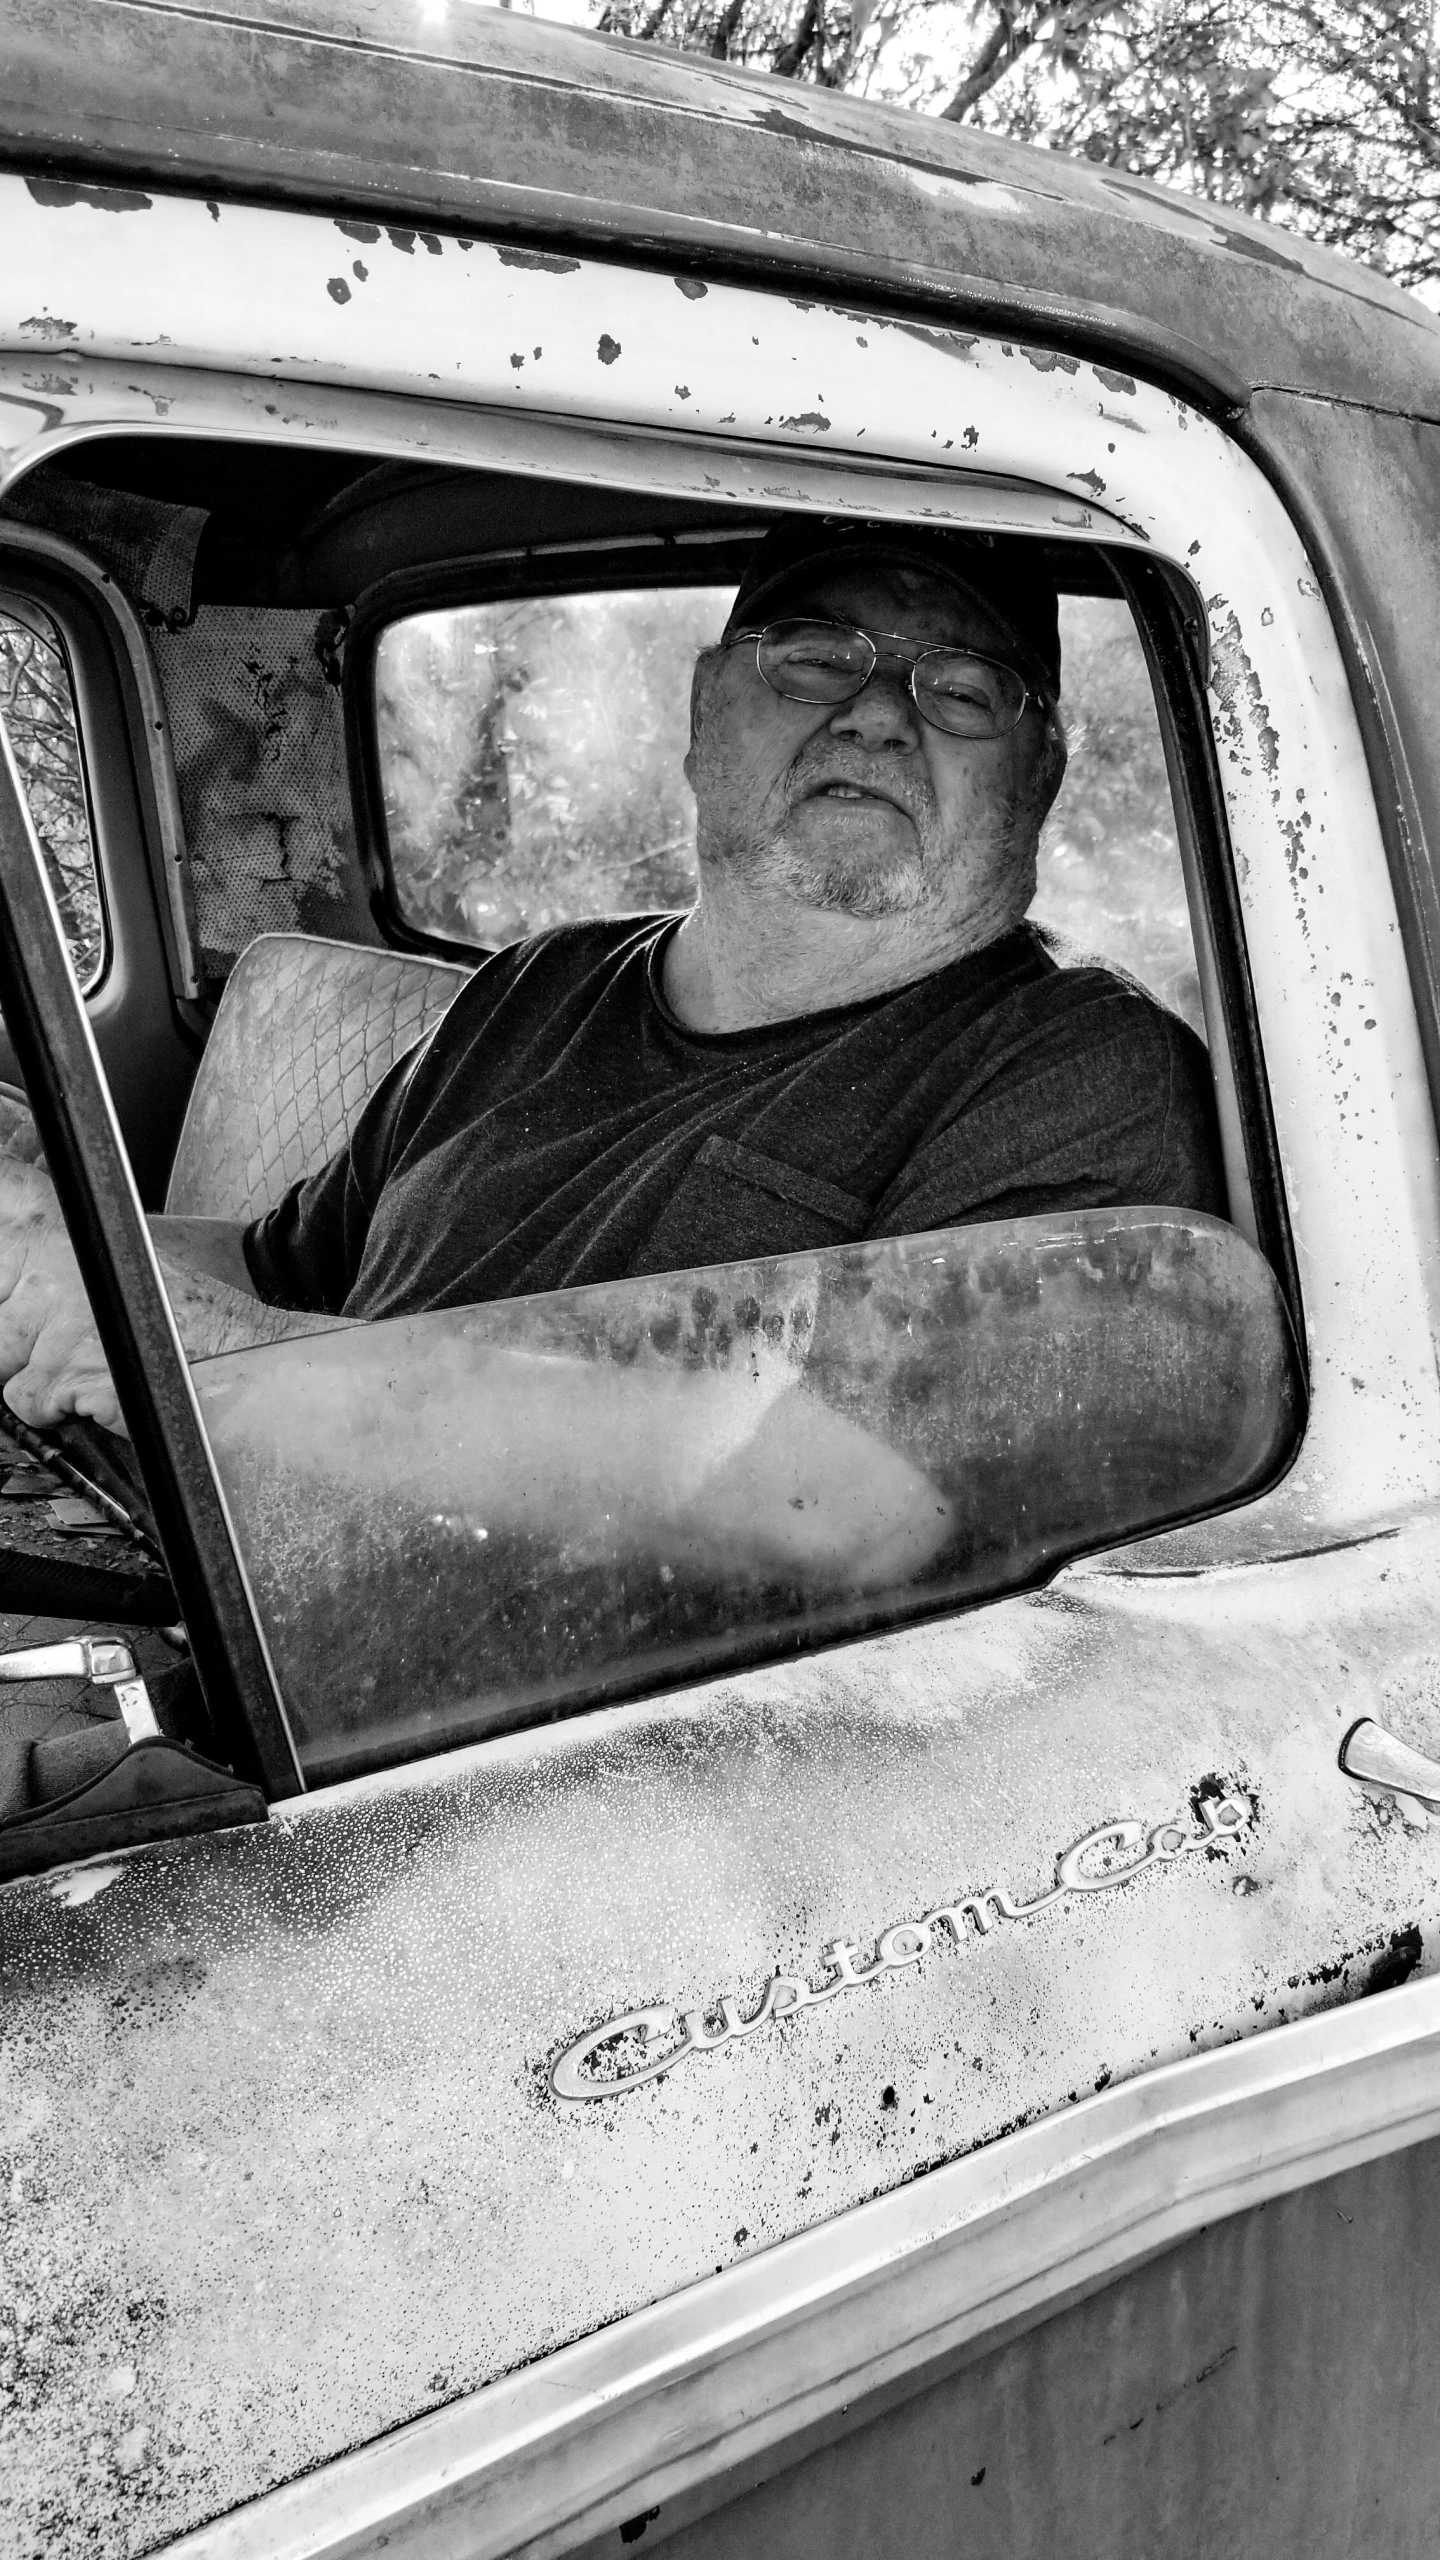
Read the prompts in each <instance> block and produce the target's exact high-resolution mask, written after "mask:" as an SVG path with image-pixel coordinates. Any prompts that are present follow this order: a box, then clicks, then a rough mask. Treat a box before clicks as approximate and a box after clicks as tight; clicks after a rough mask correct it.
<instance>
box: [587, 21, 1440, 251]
mask: <svg viewBox="0 0 1440 2560" xmlns="http://www.w3.org/2000/svg"><path fill="white" fill-rule="evenodd" d="M1437 14H1440V13H1437V0H1251V5H1242V0H973V5H967V0H605V6H604V7H603V9H602V11H601V14H600V17H599V20H598V23H599V24H600V25H601V26H602V27H606V28H610V29H612V30H614V31H615V32H616V33H619V34H624V35H633V36H641V37H650V38H653V39H655V40H658V41H660V42H663V43H666V44H672V45H676V46H680V47H683V48H685V49H686V50H689V51H694V52H701V53H709V54H711V55H715V56H719V57H720V58H722V59H731V60H734V61H737V62H745V63H752V64H755V65H756V66H758V67H763V68H765V69H768V70H771V71H775V72H778V73H780V74H781V75H782V76H785V77H788V78H791V79H804V80H813V81H817V82H820V83H821V84H822V85H824V86H827V87H832V88H844V89H852V90H856V91H859V92H860V93H861V94H864V95H868V96H872V97H877V98H878V97H883V98H888V99H891V100H894V101H897V102H901V103H904V104H907V105H910V106H914V107H918V108H921V109H922V110H925V111H928V112H929V113H931V114H934V115H939V116H942V117H945V118H948V119H949V120H950V121H952V122H954V123H970V124H975V125H978V126H981V127H982V128H984V129H986V130H989V131H994V132H1002V133H1007V134H1010V135H1012V136H1013V137H1014V138H1015V139H1016V140H1018V141H1025V142H1038V143H1045V144H1048V145H1049V146H1050V147H1051V148H1052V149H1054V150H1058V151H1068V152H1084V153H1085V154H1086V155H1087V156H1088V157H1089V158H1091V159H1092V160H1096V161H1102V162H1104V163H1106V164H1107V165H1109V166H1111V167H1116V168H1123V169H1126V170H1129V171H1131V172H1133V173H1134V174H1135V175H1137V176H1142V177H1148V178H1156V179H1159V180H1162V181H1164V182H1166V183H1168V184H1170V185H1173V186H1177V187H1182V188H1184V189H1186V190H1187V191H1188V192H1190V193H1192V194H1197V195H1201V196H1204V197H1207V198H1208V199H1209V200H1210V201H1211V202H1214V203H1218V204H1227V205H1234V206H1236V207H1238V208H1239V209H1240V210H1242V211H1243V212H1246V213H1250V214H1255V215H1258V216H1259V217H1260V218H1261V219H1262V220H1266V221H1274V222H1278V223H1283V224H1286V225H1287V226H1289V227H1290V228H1292V229H1294V230H1296V231H1299V232H1303V233H1305V234H1306V235H1307V236H1309V237H1310V238H1312V239H1315V240H1319V241H1324V242H1326V243H1327V244H1328V245H1329V246H1330V247H1332V248H1336V249H1341V250H1343V251H1345V252H1346V253H1347V254H1348V255H1350V256H1351V257H1355V258H1361V259H1364V260H1366V261H1367V262H1368V263H1369V264H1371V265H1372V266H1376V267H1379V268H1380V269H1382V270H1383V272H1384V273H1385V274H1387V275H1389V276H1390V277H1391V278H1392V279H1393V280H1394V281H1395V282H1396V283H1397V284H1402V285H1408V286H1410V287H1412V288H1415V287H1419V288H1422V289H1424V288H1431V289H1432V290H1433V289H1435V288H1436V287H1437V286H1440V120H1437V119H1440V109H1437V104H1436V94H1435V86H1436V46H1437Z"/></svg>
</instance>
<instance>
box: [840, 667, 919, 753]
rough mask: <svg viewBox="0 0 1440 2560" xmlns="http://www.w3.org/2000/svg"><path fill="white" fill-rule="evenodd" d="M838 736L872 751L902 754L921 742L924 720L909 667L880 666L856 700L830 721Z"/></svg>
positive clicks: (844, 705) (846, 703)
mask: <svg viewBox="0 0 1440 2560" xmlns="http://www.w3.org/2000/svg"><path fill="white" fill-rule="evenodd" d="M830 734H831V736H832V737H835V738H849V739H852V740H853V741H854V743H855V745H856V746H857V747H863V748H865V749H866V750H867V751H868V752H869V753H870V754H871V755H900V754H904V753H905V752H907V750H909V749H911V748H914V747H918V746H919V744H920V723H919V718H918V715H917V713H916V709H915V703H914V699H913V696H912V695H911V691H910V671H909V669H908V667H903V666H892V667H885V666H880V667H877V668H876V670H875V672H874V674H873V675H872V676H871V678H870V681H869V683H868V684H866V685H864V686H863V687H862V688H861V690H860V692H859V693H857V694H856V696H855V698H854V700H853V701H852V702H843V703H842V704H841V705H840V708H839V710H838V711H837V712H836V714H835V717H834V719H833V720H832V721H831V723H830Z"/></svg>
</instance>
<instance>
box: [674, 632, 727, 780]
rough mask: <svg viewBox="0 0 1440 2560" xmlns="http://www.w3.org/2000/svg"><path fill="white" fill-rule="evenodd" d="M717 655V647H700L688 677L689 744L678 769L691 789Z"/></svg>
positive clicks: (718, 653)
mask: <svg viewBox="0 0 1440 2560" xmlns="http://www.w3.org/2000/svg"><path fill="white" fill-rule="evenodd" d="M719 655H720V652H719V650H718V649H702V650H701V652H700V655H699V657H698V658H697V659H696V661H695V671H694V674H693V675H692V676H691V678H690V744H689V746H688V747H687V748H686V750H685V757H684V761H683V763H682V765H681V768H680V770H681V772H682V773H683V774H684V776H685V779H686V781H687V782H688V783H689V785H690V788H691V790H692V791H693V790H694V788H695V769H696V763H697V757H696V749H697V747H698V746H699V743H700V732H701V729H702V728H703V726H704V720H705V695H706V690H707V688H708V685H709V681H710V674H711V670H712V668H713V667H714V665H715V662H716V660H717V659H718V658H719Z"/></svg>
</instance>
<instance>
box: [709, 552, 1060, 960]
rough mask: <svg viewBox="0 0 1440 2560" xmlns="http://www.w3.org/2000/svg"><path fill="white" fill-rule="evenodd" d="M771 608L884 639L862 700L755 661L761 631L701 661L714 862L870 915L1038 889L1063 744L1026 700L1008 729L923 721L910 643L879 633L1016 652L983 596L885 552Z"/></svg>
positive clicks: (976, 903) (949, 917)
mask: <svg viewBox="0 0 1440 2560" xmlns="http://www.w3.org/2000/svg"><path fill="white" fill-rule="evenodd" d="M764 614H765V618H766V619H767V620H778V619H786V620H789V619H792V618H794V617H797V616H801V615H811V614H813V615H816V616H819V617H821V618H823V619H826V620H830V621H836V622H850V623H854V624H857V625H858V626H859V628H860V629H861V630H863V631H866V632H868V633H869V635H870V636H871V638H872V639H873V640H875V642H876V644H877V646H878V647H879V649H880V651H881V656H880V660H879V663H878V665H877V666H876V668H875V672H874V674H873V675H872V676H871V678H870V681H869V683H868V684H867V685H866V686H865V688H864V690H863V692H861V693H859V694H857V695H856V696H855V699H854V700H853V701H851V702H842V703H839V704H833V703H810V702H791V701H788V700H786V699H785V697H784V696H783V695H780V694H777V693H774V692H772V691H771V689H770V687H769V686H768V685H767V684H766V683H765V681H764V679H763V677H762V676H761V675H760V673H759V671H758V669H757V667H756V663H755V649H754V644H753V642H741V643H740V644H739V645H738V646H737V647H735V648H731V649H726V650H724V651H722V652H719V653H717V654H716V655H715V656H714V657H712V658H710V659H708V660H706V661H702V665H701V669H700V674H699V678H698V683H697V700H696V715H697V716H696V730H695V737H694V741H693V743H692V745H691V749H690V753H689V755H688V756H687V757H686V760H685V771H686V773H687V775H688V776H689V779H690V783H691V786H692V788H693V790H694V792H695V798H696V804H697V810H698V816H699V850H700V858H701V862H702V865H703V866H710V867H712V868H714V869H716V870H718V869H721V868H724V869H728V870H730V871H731V872H733V873H736V874H738V875H739V876H741V877H743V878H745V879H747V880H749V881H750V882H752V883H753V884H755V885H756V886H759V885H762V884H765V885H770V886H773V887H775V888H777V889H780V890H783V891H784V892H786V893H787V894H788V895H790V896H791V897H795V898H798V899H800V900H801V901H802V902H803V903H804V904H806V905H808V906H815V907H826V908H830V909H833V910H837V911H839V912H842V913H846V914H850V915H854V916H865V917H880V916H905V915H910V916H914V915H918V914H920V913H921V912H926V913H928V914H929V915H930V916H931V917H933V919H934V920H935V921H937V922H940V923H945V924H956V925H959V926H963V925H964V923H965V921H966V919H967V918H968V917H969V916H970V915H972V914H973V915H975V916H976V917H977V918H981V917H985V916H988V914H989V913H990V911H991V910H997V911H998V910H1000V909H1003V910H1004V911H1005V912H1004V915H1003V919H1002V922H1003V923H1009V922H1013V921H1016V920H1018V918H1019V916H1021V915H1023V913H1024V911H1025V908H1026V907H1027V906H1028V905H1029V903H1030V899H1031V898H1032V897H1033V895H1034V877H1035V848H1036V839H1037V837H1038V834H1039V828H1040V822H1041V820H1042V818H1043V817H1044V814H1045V811H1046V809H1047V808H1048V806H1049V804H1050V801H1051V799H1053V797H1054V794H1055V791H1056V789H1057V788H1058V785H1059V779H1060V773H1061V772H1062V771H1063V749H1061V748H1060V746H1059V742H1058V738H1057V737H1056V736H1055V735H1054V734H1053V733H1049V732H1047V726H1046V722H1045V719H1044V715H1043V713H1042V712H1041V711H1040V710H1039V709H1038V708H1037V706H1036V705H1035V704H1034V703H1033V702H1031V703H1028V704H1027V705H1026V709H1025V712H1024V715H1023V717H1022V719H1021V721H1020V724H1019V726H1018V728H1016V729H1014V730H1012V731H1011V732H1010V734H1009V735H1008V736H1006V737H1002V738H988V739H975V738H956V737H952V736H950V735H949V734H948V733H947V732H946V731H945V730H942V729H936V728H933V727H932V726H931V725H930V724H929V723H928V722H927V721H925V720H922V719H921V717H920V714H919V712H918V711H917V709H916V707H915V703H914V701H913V700H912V698H911V694H910V689H909V676H910V666H909V661H908V659H906V658H902V657H898V656H895V655H889V656H887V655H886V654H885V651H886V642H885V641H884V640H883V639H882V638H881V636H880V635H881V634H882V633H898V634H899V635H900V636H901V637H902V638H903V639H904V640H906V641H909V642H912V643H918V644H920V645H921V646H944V647H961V648H969V649H975V650H977V651H979V652H981V653H982V654H984V655H986V656H989V657H996V658H1001V659H1006V660H1008V661H1009V662H1011V663H1013V662H1014V652H1013V648H1012V647H1011V645H1010V643H1009V642H1008V641H1007V639H1006V637H1005V634H1004V633H1003V632H1002V630H1001V629H1000V626H999V625H998V623H996V622H995V621H994V620H993V619H992V618H991V616H990V615H989V614H988V613H987V612H986V611H985V609H984V607H983V606H982V605H981V604H979V603H978V602H974V603H972V602H971V601H970V600H969V599H968V598H967V597H965V596H963V595H961V594H960V593H959V592H957V590H956V589H955V588H954V587H952V586H950V585H949V584H948V583H947V582H946V581H945V580H944V579H941V578H930V577H928V576H926V575H925V573H924V572H923V571H921V570H917V569H910V568H907V567H906V566H905V565H903V564H902V563H899V562H897V563H895V564H893V565H890V564H887V563H885V562H877V563H875V564H874V566H868V565H862V566H860V567H852V568H848V569H840V570H837V571H836V572H834V573H833V574H832V575H830V576H828V577H827V576H825V575H824V574H823V573H822V574H820V575H817V576H814V577H812V578H809V579H807V580H806V582H805V583H804V584H803V585H801V584H800V583H798V582H797V583H796V585H795V586H794V587H792V588H790V589H787V590H786V591H785V592H784V594H783V595H782V597H781V599H780V602H779V605H778V606H766V607H765V608H764Z"/></svg>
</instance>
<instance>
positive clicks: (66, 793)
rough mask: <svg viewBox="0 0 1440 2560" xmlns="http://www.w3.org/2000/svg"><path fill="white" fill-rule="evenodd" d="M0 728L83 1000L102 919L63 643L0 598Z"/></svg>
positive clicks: (39, 617) (100, 959)
mask: <svg viewBox="0 0 1440 2560" xmlns="http://www.w3.org/2000/svg"><path fill="white" fill-rule="evenodd" d="M0 726H3V728H4V731H5V735H6V736H7V738H8V739H9V741H10V752H11V754H12V755H13V756H14V758H15V763H16V767H17V769H18V771H19V775H20V781H21V785H22V788H23V790H24V793H25V798H26V801H27V804H28V806H29V810H30V818H31V823H32V825H33V826H34V829H35V833H36V835H37V836H38V837H39V840H40V849H41V851H42V853H43V854H44V856H45V869H46V871H47V873H48V874H49V879H50V886H51V888H52V890H53V891H54V893H55V903H56V905H57V907H58V908H59V910H60V921H61V923H62V925H63V926H64V928H65V940H66V942H67V944H68V946H69V951H70V958H71V961H72V963H73V965H74V970H75V975H76V977H77V978H78V979H79V981H80V986H81V990H82V992H83V991H85V990H86V989H88V988H90V987H93V986H94V984H95V982H96V980H97V979H98V978H99V976H100V973H101V971H102V969H103V968H104V965H105V911H104V906H103V903H102V900H101V895H100V877H99V872H98V870H97V868H96V862H95V842H94V837H93V834H92V832H91V825H90V796H89V792H88V791H87V789H86V783H85V767H84V762H83V759H82V757H81V753H80V734H79V730H78V729H77V727H76V722H75V697H74V690H73V687H72V684H71V679H70V669H69V665H68V663H67V660H66V656H65V647H64V643H63V641H62V640H61V637H60V633H59V631H58V630H57V628H56V626H55V624H54V623H53V622H52V621H51V619H50V617H49V615H48V614H47V613H44V612H42V611H41V609H40V607H39V606H38V605H34V604H31V603H30V602H29V601H28V600H24V601H22V600H21V599H20V598H18V597H13V596H8V595H0Z"/></svg>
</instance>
